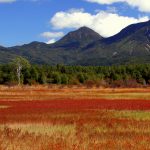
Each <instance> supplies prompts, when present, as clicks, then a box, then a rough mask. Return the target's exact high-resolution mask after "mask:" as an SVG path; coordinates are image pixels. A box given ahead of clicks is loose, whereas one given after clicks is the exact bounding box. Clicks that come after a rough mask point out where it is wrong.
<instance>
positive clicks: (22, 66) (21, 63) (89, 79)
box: [0, 57, 150, 87]
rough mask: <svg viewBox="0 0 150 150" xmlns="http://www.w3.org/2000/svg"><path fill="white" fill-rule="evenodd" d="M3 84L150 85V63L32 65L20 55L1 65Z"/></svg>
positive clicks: (0, 76)
mask: <svg viewBox="0 0 150 150" xmlns="http://www.w3.org/2000/svg"><path fill="white" fill-rule="evenodd" d="M0 84H5V85H17V84H19V85H20V84H28V85H34V84H62V85H81V84H84V85H87V86H89V87H90V86H93V85H95V86H104V87H135V86H137V87H138V86H148V85H149V84H150V64H132V65H120V66H65V65H61V64H58V65H56V66H49V65H31V64H30V63H29V62H28V60H26V59H25V58H22V57H17V58H16V59H14V60H13V61H12V62H11V63H8V64H1V65H0Z"/></svg>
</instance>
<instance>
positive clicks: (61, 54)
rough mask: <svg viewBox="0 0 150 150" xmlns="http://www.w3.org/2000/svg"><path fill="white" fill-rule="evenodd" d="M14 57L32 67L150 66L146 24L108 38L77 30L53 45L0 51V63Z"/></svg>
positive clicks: (149, 35) (36, 44)
mask: <svg viewBox="0 0 150 150" xmlns="http://www.w3.org/2000/svg"><path fill="white" fill-rule="evenodd" d="M18 55H19V56H23V57H25V58H27V59H28V60H29V61H30V62H31V63H34V64H50V65H56V64H65V65H116V64H126V63H150V21H148V22H143V23H138V24H133V25H129V26H128V27H126V28H125V29H123V30H122V31H120V32H119V33H118V34H116V35H114V36H112V37H108V38H103V37H102V36H100V35H99V34H98V33H96V32H95V31H93V30H92V29H89V28H87V27H81V28H80V29H78V30H76V31H73V32H70V33H68V34H67V35H66V36H64V37H63V38H62V39H60V40H59V41H57V42H56V43H54V44H45V43H42V42H32V43H29V44H25V45H22V46H15V47H10V48H5V47H0V63H7V62H9V61H11V59H13V58H15V57H16V56H18Z"/></svg>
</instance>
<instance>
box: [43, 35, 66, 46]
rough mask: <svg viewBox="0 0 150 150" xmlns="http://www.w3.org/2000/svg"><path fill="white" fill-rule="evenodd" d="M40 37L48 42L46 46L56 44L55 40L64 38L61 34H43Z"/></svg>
mask: <svg viewBox="0 0 150 150" xmlns="http://www.w3.org/2000/svg"><path fill="white" fill-rule="evenodd" d="M41 36H42V37H44V38H46V39H47V40H48V42H46V43H47V44H52V43H55V42H56V39H58V38H60V37H62V36H64V33H63V32H43V33H42V34H41Z"/></svg>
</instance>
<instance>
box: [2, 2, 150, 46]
mask: <svg viewBox="0 0 150 150" xmlns="http://www.w3.org/2000/svg"><path fill="white" fill-rule="evenodd" d="M10 1H11V0H10ZM122 1H123V2H122ZM131 1H133V2H131ZM148 1H149V0H142V5H141V3H140V0H130V1H129V0H12V2H9V0H0V45H3V46H14V45H21V44H25V43H29V42H32V41H41V42H48V43H52V42H55V41H56V40H58V39H59V38H61V37H62V36H63V35H65V34H66V33H67V32H69V31H72V30H76V29H77V28H79V27H81V26H88V27H90V28H92V29H93V30H95V31H96V32H98V33H99V34H101V35H102V36H104V37H108V36H111V35H114V34H116V33H117V32H119V31H120V30H121V29H122V28H124V27H126V26H127V25H129V24H132V23H137V22H141V21H147V20H148V19H149V17H150V4H149V2H148Z"/></svg>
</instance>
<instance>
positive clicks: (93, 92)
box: [0, 86, 150, 150]
mask: <svg viewBox="0 0 150 150" xmlns="http://www.w3.org/2000/svg"><path fill="white" fill-rule="evenodd" d="M149 100H150V89H149V88H145V89H101V88H91V89H87V88H84V87H75V86H74V87H70V88H68V87H63V88H62V87H58V86H56V87H52V88H50V87H46V86H45V87H40V86H39V87H20V88H18V87H15V88H8V87H0V150H128V149H129V150H149V149H150V143H149V141H150V111H149V110H150V101H149Z"/></svg>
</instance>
